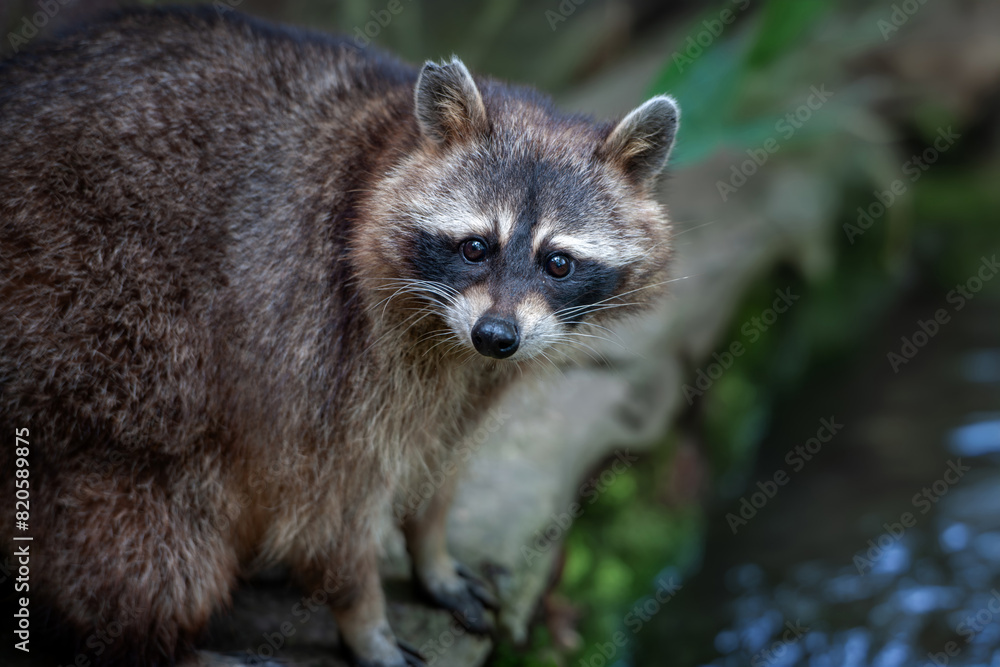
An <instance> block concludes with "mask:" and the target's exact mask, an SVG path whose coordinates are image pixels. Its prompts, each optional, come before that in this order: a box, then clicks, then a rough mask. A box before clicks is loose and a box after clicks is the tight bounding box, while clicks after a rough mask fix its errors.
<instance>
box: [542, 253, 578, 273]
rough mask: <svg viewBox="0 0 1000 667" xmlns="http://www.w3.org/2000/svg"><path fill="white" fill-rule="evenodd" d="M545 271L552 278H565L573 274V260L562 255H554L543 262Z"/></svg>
mask: <svg viewBox="0 0 1000 667" xmlns="http://www.w3.org/2000/svg"><path fill="white" fill-rule="evenodd" d="M545 271H546V272H547V273H548V274H549V275H550V276H552V277H553V278H560V279H561V278H565V277H566V276H568V275H569V274H571V273H573V260H572V259H570V258H569V257H567V256H566V255H563V254H562V253H558V252H557V253H554V254H552V255H549V258H548V259H547V260H545Z"/></svg>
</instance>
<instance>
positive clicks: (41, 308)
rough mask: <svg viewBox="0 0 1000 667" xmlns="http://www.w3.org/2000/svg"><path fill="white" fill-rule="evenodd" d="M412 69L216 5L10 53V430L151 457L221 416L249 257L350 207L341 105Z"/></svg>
mask: <svg viewBox="0 0 1000 667" xmlns="http://www.w3.org/2000/svg"><path fill="white" fill-rule="evenodd" d="M394 72H395V73H394ZM405 76H406V74H405V72H396V70H393V69H392V68H388V69H386V67H385V66H384V64H382V63H380V62H377V60H373V59H372V58H370V57H369V56H367V55H366V54H363V53H361V52H359V51H358V50H357V49H355V48H353V47H351V46H349V45H345V44H342V43H340V42H338V41H336V40H332V39H327V38H323V37H317V36H313V35H308V34H300V33H297V32H294V31H288V30H281V29H275V28H269V27H265V26H263V25H260V24H257V23H255V22H252V21H250V20H247V19H244V18H240V17H238V16H235V15H232V16H230V15H224V16H220V15H217V14H215V13H214V12H212V11H206V10H202V11H198V12H186V11H152V12H148V11H139V12H130V13H125V14H122V15H120V16H118V17H117V18H114V19H112V20H109V21H106V22H104V23H100V24H97V25H95V26H92V27H90V28H87V29H85V30H83V31H81V32H79V33H76V34H73V35H70V36H68V37H66V38H64V39H62V40H61V41H59V42H57V43H54V44H52V45H47V46H39V48H37V49H35V50H32V51H26V52H24V53H21V54H19V55H17V56H16V57H15V58H13V59H12V60H10V61H8V62H6V63H3V64H0V145H2V146H4V150H3V151H0V321H3V322H4V326H3V327H0V426H2V427H4V428H7V427H16V426H23V425H29V424H30V425H37V427H38V428H44V429H45V430H46V431H47V432H46V433H44V434H42V437H41V438H40V439H39V441H40V442H45V443H46V446H47V447H49V448H60V447H63V448H66V447H70V446H71V444H75V445H86V443H88V442H89V443H110V442H128V441H131V442H132V443H133V444H134V445H136V446H139V447H142V448H153V449H155V448H156V447H157V446H162V447H170V446H172V445H171V444H170V443H178V444H179V445H182V444H183V443H184V442H185V441H188V442H190V441H191V440H192V439H196V438H198V437H199V436H200V435H201V434H203V433H204V432H205V431H206V429H210V428H212V415H211V414H210V411H211V406H212V402H213V389H214V388H213V386H212V383H213V381H214V379H215V378H216V377H217V376H218V375H219V372H220V368H219V366H220V364H221V363H222V360H221V359H220V357H219V356H218V354H217V352H218V348H219V346H220V342H219V341H220V339H227V338H231V337H232V336H233V335H234V330H228V331H227V330H220V327H223V326H224V325H225V322H224V318H223V317H222V316H220V312H221V311H222V310H225V311H226V314H227V316H232V314H233V313H234V312H236V311H238V308H234V307H232V305H231V302H232V301H233V299H234V298H235V297H239V296H240V291H241V290H243V291H244V292H245V291H246V290H247V289H250V288H249V287H244V286H243V285H234V284H233V283H234V282H238V278H239V275H238V274H239V266H240V265H241V263H242V264H246V262H245V261H244V260H245V259H246V257H247V255H248V254H252V255H254V256H255V257H269V256H273V260H272V261H273V262H275V263H278V262H280V261H281V260H282V259H284V257H283V256H282V254H283V253H287V247H273V248H272V247H269V246H272V245H274V246H277V245H279V241H275V240H273V239H275V238H279V237H282V236H283V235H284V236H285V237H287V236H294V235H295V234H300V233H301V230H298V229H296V227H295V225H296V221H302V220H307V219H310V218H311V217H318V216H317V215H316V214H315V213H314V212H313V211H311V210H308V209H309V207H310V206H312V207H316V206H318V205H319V203H318V201H319V200H321V199H326V200H327V201H326V204H328V205H329V207H330V208H331V209H335V208H336V207H337V206H338V205H341V204H340V203H339V202H338V201H336V199H337V198H336V197H331V196H329V195H328V194H325V193H323V192H321V190H322V187H323V184H327V183H330V182H337V180H338V176H339V175H341V174H344V173H347V172H349V171H350V169H351V168H356V165H351V164H349V163H350V162H351V155H350V150H348V149H349V148H350V147H349V146H347V145H346V144H345V145H344V146H343V147H344V148H345V150H342V151H337V150H335V149H336V148H337V145H336V142H337V141H340V142H341V143H344V142H346V141H347V139H346V137H348V136H349V135H350V134H351V132H352V131H353V132H354V133H355V134H357V133H358V132H359V131H361V132H363V131H364V128H363V127H361V128H360V129H359V128H358V127H352V126H351V124H352V123H353V124H354V125H355V126H358V125H361V126H363V125H364V123H365V119H364V118H359V117H358V116H359V115H358V114H352V113H347V112H345V105H347V104H348V103H349V102H351V100H352V98H351V95H352V93H355V94H356V93H358V91H359V86H360V84H361V82H364V81H367V82H369V83H370V84H371V85H369V86H365V87H364V88H365V91H366V94H369V95H370V94H377V93H378V90H379V88H380V87H382V86H391V85H392V81H393V79H394V77H403V78H405ZM354 103H355V104H361V102H359V101H357V100H355V101H354ZM338 119H340V120H338ZM338 123H339V125H338ZM338 129H339V130H340V132H338V131H337V130H338ZM354 141H355V142H356V143H360V142H361V141H362V140H361V139H359V138H355V139H354ZM316 151H320V153H321V157H322V159H323V162H324V163H323V169H324V170H325V172H324V173H323V174H319V175H316V174H313V173H312V172H311V171H309V170H310V169H312V170H313V171H315V166H316V163H317V162H319V161H320V156H316V155H315V153H316ZM338 155H340V156H342V157H341V158H340V160H341V161H340V162H337V160H336V157H337V156H338ZM349 186H350V184H349V183H345V184H344V185H343V186H341V187H342V189H347V188H348V187H349ZM281 224H286V225H287V229H282V228H280V225H281ZM286 241H287V244H292V243H294V241H288V240H287V239H286ZM287 244H286V245H287ZM254 270H257V271H263V270H264V268H263V267H256V268H255V269H254ZM234 295H235V297H234ZM242 297H243V298H244V300H245V301H247V302H253V301H254V299H255V298H256V297H255V295H253V294H245V293H244V294H243V295H242ZM231 324H232V327H233V329H236V328H238V327H239V323H238V322H237V323H231ZM0 458H2V457H0Z"/></svg>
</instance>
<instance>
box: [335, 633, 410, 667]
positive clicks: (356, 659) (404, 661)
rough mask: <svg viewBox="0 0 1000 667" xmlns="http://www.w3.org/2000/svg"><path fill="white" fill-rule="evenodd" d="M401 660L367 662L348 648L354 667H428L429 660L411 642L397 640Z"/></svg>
mask: <svg viewBox="0 0 1000 667" xmlns="http://www.w3.org/2000/svg"><path fill="white" fill-rule="evenodd" d="M396 646H397V647H399V656H400V658H401V660H393V661H391V662H386V661H385V660H365V659H363V658H361V657H360V656H358V654H357V653H354V652H353V651H351V650H350V647H348V651H347V653H348V655H349V656H350V658H351V664H352V665H353V666H354V667H427V659H426V658H425V657H424V656H423V654H421V653H420V651H418V650H417V649H416V647H414V646H413V644H410V643H409V642H405V641H403V640H402V639H396Z"/></svg>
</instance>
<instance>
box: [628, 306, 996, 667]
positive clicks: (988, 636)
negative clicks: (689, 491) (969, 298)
mask: <svg viewBox="0 0 1000 667" xmlns="http://www.w3.org/2000/svg"><path fill="white" fill-rule="evenodd" d="M963 321H965V322H967V323H969V324H968V325H967V326H965V328H964V329H963V324H962V322H963ZM972 322H975V323H976V326H975V327H973V326H972V324H971V323H972ZM984 324H987V325H989V326H985V327H984V326H983V325H984ZM984 331H986V332H987V333H989V332H992V333H993V336H994V339H995V338H996V337H997V333H998V332H1000V307H998V304H996V303H993V304H988V303H980V304H978V308H977V310H976V312H970V313H967V314H966V316H965V317H964V318H963V320H959V319H956V324H955V326H953V327H952V328H951V329H950V330H949V337H950V338H949V339H948V340H945V338H944V337H941V338H939V339H938V340H936V341H935V346H934V347H929V348H928V349H927V351H925V352H923V353H922V355H923V358H918V359H917V360H916V361H917V362H919V365H918V364H913V365H911V366H910V367H908V368H907V369H906V371H905V372H900V373H899V374H896V375H893V374H886V373H876V372H872V370H871V369H872V367H876V368H877V366H875V364H868V365H865V364H859V370H858V371H857V373H855V375H856V376H857V377H853V378H849V379H848V380H846V384H847V389H846V391H841V392H840V393H838V396H839V397H843V396H845V395H846V396H850V395H852V392H853V393H856V394H863V393H865V392H864V390H863V389H861V387H866V386H867V387H870V386H871V385H872V384H873V383H875V384H876V385H877V386H876V387H875V390H874V391H873V392H868V394H869V396H872V395H873V396H875V398H874V399H872V398H869V399H868V400H867V401H864V402H849V401H847V400H846V399H841V398H838V399H836V400H838V401H839V403H834V405H833V406H831V405H830V404H829V403H827V404H826V405H824V406H821V407H818V408H815V409H813V408H809V407H808V406H806V407H805V408H803V407H802V406H799V408H800V409H803V410H805V411H806V412H808V411H809V410H812V411H813V412H816V413H819V412H823V413H826V412H836V413H837V415H838V418H839V417H840V416H841V414H842V413H843V414H848V413H849V412H851V413H853V414H852V416H851V418H850V419H849V420H848V419H846V418H845V420H844V421H845V423H848V424H854V425H860V427H858V428H855V429H854V430H853V432H852V431H851V429H850V427H848V429H847V430H845V438H844V440H843V442H838V443H835V445H831V447H835V448H836V450H837V451H833V450H831V452H830V453H829V454H825V456H827V457H828V459H829V460H827V461H825V462H824V464H823V465H821V466H815V467H814V468H812V469H810V470H806V471H804V472H803V473H802V474H801V475H800V476H799V477H797V478H795V479H793V480H792V483H791V484H789V486H788V487H787V491H783V494H782V496H781V497H779V498H776V499H775V500H774V501H773V503H772V505H769V506H768V507H767V511H766V512H761V515H760V516H759V517H758V518H756V519H755V520H754V521H755V523H751V524H750V525H748V526H746V527H745V528H741V531H742V532H741V534H740V535H739V537H734V536H733V535H732V534H731V533H730V532H729V531H727V530H725V528H726V525H725V523H724V520H723V519H721V517H722V516H724V515H725V512H727V511H731V508H730V507H728V506H727V507H725V508H723V509H722V510H721V513H718V512H717V513H716V514H718V516H717V517H716V518H715V519H714V520H715V521H717V522H718V523H719V524H720V525H721V529H720V528H719V527H718V526H717V527H716V529H715V533H714V534H713V535H712V536H711V537H710V539H709V544H708V547H707V553H708V554H709V556H708V558H709V561H708V562H706V563H705V566H704V568H703V570H702V571H701V572H700V573H698V575H697V576H696V577H694V578H693V579H692V580H691V585H690V586H689V587H688V589H689V590H686V591H685V595H684V596H682V598H681V599H679V601H678V604H677V605H676V606H675V607H674V608H672V609H671V610H670V612H671V614H672V618H668V619H665V620H663V621H662V622H661V623H660V628H659V630H660V633H661V634H660V635H658V636H653V635H652V634H649V635H647V636H645V637H643V638H642V639H643V644H642V646H643V650H642V651H640V654H639V655H640V660H639V661H638V664H641V665H668V664H669V665H672V666H673V665H678V666H680V667H684V666H685V665H702V666H705V667H745V666H747V665H750V666H751V667H762V666H764V665H767V666H769V667H786V666H787V667H803V666H809V667H820V666H828V667H896V666H899V667H924V666H925V665H928V666H938V667H940V666H941V665H949V666H957V667H1000V412H998V411H997V409H996V408H997V406H998V405H1000V348H995V347H988V346H986V347H984V346H983V343H984V342H986V343H987V344H988V343H989V341H983V340H980V339H977V337H981V336H982V335H983V332H984ZM994 342H995V341H994ZM955 369H958V370H959V372H958V373H956V372H955ZM852 387H854V388H853V389H852ZM848 406H849V407H848ZM872 425H875V426H874V427H873V426H872ZM884 425H895V426H896V427H895V428H885V427H884ZM873 434H874V435H873ZM797 437H800V433H796V434H781V433H778V434H775V435H774V439H775V441H776V442H775V444H774V449H775V450H777V451H784V448H787V446H788V442H789V441H794V439H795V438H797ZM782 438H783V439H782ZM768 465H769V464H768V463H767V462H766V461H763V462H762V463H761V470H762V471H763V472H762V473H761V474H762V475H766V473H767V471H768V470H770V468H769V467H768ZM966 467H967V468H968V471H965V468H966ZM959 469H961V470H962V471H963V472H961V473H955V472H954V471H956V470H959ZM949 470H951V471H952V472H951V473H948V471H949ZM752 483H753V482H752V481H751V485H752ZM904 524H905V525H904ZM719 583H722V584H723V585H721V586H720V585H718V584H719ZM695 619H697V620H695ZM698 632H708V633H710V634H709V636H708V637H705V640H706V641H704V646H705V647H710V648H708V650H707V651H706V650H705V649H700V650H699V649H698V648H692V647H691V644H692V643H694V642H695V641H696V640H695V639H694V637H696V636H697V635H698ZM681 646H683V648H679V647H681ZM654 656H655V657H654ZM670 656H681V657H679V658H674V659H671V658H670ZM689 658H690V659H689Z"/></svg>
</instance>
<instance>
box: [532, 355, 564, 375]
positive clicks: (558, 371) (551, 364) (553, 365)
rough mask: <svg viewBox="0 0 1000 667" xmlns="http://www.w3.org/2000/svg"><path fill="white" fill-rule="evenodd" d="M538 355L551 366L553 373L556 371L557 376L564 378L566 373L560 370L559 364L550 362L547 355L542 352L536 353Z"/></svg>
mask: <svg viewBox="0 0 1000 667" xmlns="http://www.w3.org/2000/svg"><path fill="white" fill-rule="evenodd" d="M538 355H539V356H540V357H542V358H543V359H545V361H547V362H549V365H550V366H552V369H553V370H554V371H556V372H557V373H559V375H561V376H563V379H565V378H566V371H564V370H563V369H562V368H560V367H559V364H557V363H556V362H554V361H553V360H552V357H550V356H549V355H548V354H546V353H545V351H544V350H540V351H539V352H538Z"/></svg>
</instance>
